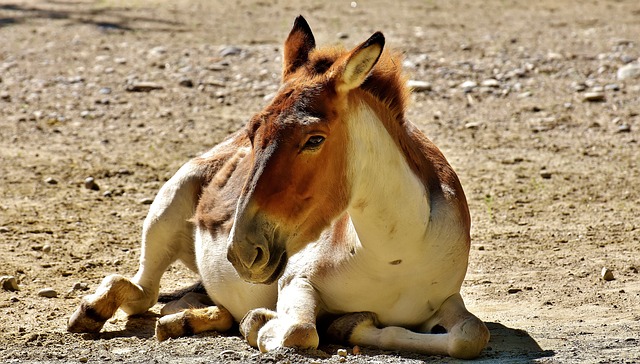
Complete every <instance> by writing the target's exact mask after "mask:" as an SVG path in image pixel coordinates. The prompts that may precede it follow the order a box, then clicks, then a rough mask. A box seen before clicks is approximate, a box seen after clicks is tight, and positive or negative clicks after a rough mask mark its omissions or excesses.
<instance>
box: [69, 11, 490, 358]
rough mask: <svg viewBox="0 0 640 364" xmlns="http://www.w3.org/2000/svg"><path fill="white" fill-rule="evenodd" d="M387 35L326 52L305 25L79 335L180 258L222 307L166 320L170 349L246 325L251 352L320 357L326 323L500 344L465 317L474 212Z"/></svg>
mask: <svg viewBox="0 0 640 364" xmlns="http://www.w3.org/2000/svg"><path fill="white" fill-rule="evenodd" d="M384 43H385V39H384V36H383V35H382V33H380V32H376V33H375V34H373V35H372V36H371V37H370V38H369V39H368V40H367V41H365V42H364V43H362V44H360V45H358V46H357V47H355V48H354V49H353V50H351V51H346V50H344V49H342V48H339V47H334V48H331V47H329V48H321V49H316V47H315V40H314V36H313V34H312V32H311V29H310V27H309V25H308V24H307V22H306V20H305V19H304V18H303V17H302V16H299V17H298V18H296V20H295V22H294V25H293V28H292V30H291V32H290V34H289V36H288V38H287V40H286V42H285V44H284V57H283V61H284V65H283V73H282V85H281V87H280V89H279V91H278V92H277V95H276V96H275V97H274V98H273V100H272V101H271V102H270V104H269V105H268V106H267V107H266V108H264V109H263V110H262V111H261V112H259V113H258V114H257V115H255V116H254V117H253V118H251V120H250V121H249V122H248V124H247V125H246V127H244V128H243V129H241V130H239V131H238V132H236V133H235V134H233V135H230V136H229V137H228V138H226V139H225V140H224V141H223V142H222V143H221V144H219V145H217V146H216V147H214V148H213V149H211V150H210V151H209V152H207V153H205V154H203V155H201V156H199V157H196V158H194V159H192V160H190V161H189V162H187V163H186V164H185V165H184V166H183V167H182V168H180V170H179V171H178V172H177V173H176V174H175V175H174V176H173V177H172V178H171V179H170V180H169V181H168V182H167V183H166V184H165V185H164V186H163V187H162V188H161V189H160V192H159V193H158V196H157V197H156V199H155V201H154V202H153V204H152V205H151V207H150V210H149V214H148V216H147V218H146V220H145V222H144V226H143V233H142V252H141V257H140V266H139V270H138V272H137V273H136V275H135V276H134V277H133V278H131V279H127V278H125V277H123V276H120V275H111V276H108V277H106V278H105V279H104V280H103V281H102V283H101V285H100V286H99V287H98V289H97V291H96V293H94V294H92V295H89V296H86V297H84V299H83V301H82V303H81V304H80V306H79V308H78V309H77V310H76V311H75V312H74V313H73V315H72V316H71V318H70V319H69V323H68V330H69V331H70V332H97V331H100V330H101V328H102V326H103V324H104V322H105V321H106V320H108V319H109V318H110V317H111V316H112V315H113V314H114V313H115V312H116V311H117V310H118V308H120V309H122V310H123V311H125V312H126V313H128V314H132V315H133V314H140V313H143V312H145V311H147V310H148V309H149V308H150V307H151V306H153V305H154V304H155V303H156V302H157V299H158V293H159V282H160V277H161V276H162V274H163V273H164V271H165V270H166V269H167V267H168V266H169V265H170V264H172V263H173V262H174V261H176V260H181V261H182V262H183V263H185V264H186V266H187V267H189V268H190V269H192V270H193V271H195V272H197V273H199V275H200V277H201V279H202V283H203V285H204V287H205V289H206V292H207V294H208V296H209V297H210V298H211V300H212V301H213V302H214V303H215V305H214V306H208V307H199V308H188V309H185V310H181V311H179V312H176V313H173V314H171V315H167V316H164V317H162V318H161V319H159V320H158V322H157V324H156V336H157V338H158V339H159V340H164V339H167V338H169V337H177V336H182V335H189V334H193V333H199V332H203V331H207V330H216V331H220V332H222V331H226V330H228V329H229V328H230V327H232V325H233V324H234V322H238V323H239V324H240V332H241V333H242V334H243V336H244V337H245V338H246V339H247V341H248V342H249V344H250V345H252V346H254V347H258V348H259V349H260V350H261V351H263V352H266V351H270V350H274V349H276V348H279V347H297V348H316V347H317V346H318V344H319V334H318V330H317V326H316V324H317V320H318V318H321V317H332V318H335V317H337V318H336V319H334V320H333V321H332V322H331V324H330V325H329V327H328V329H327V331H328V335H329V336H332V337H334V338H337V339H339V340H341V341H342V342H344V343H349V344H351V345H362V346H373V347H378V348H381V349H385V350H406V351H412V352H419V353H425V354H430V355H450V356H453V357H457V358H474V357H477V356H478V355H479V354H480V352H481V351H482V349H483V348H484V347H485V346H486V344H487V342H488V340H489V331H488V330H487V327H486V326H485V325H484V323H483V322H482V321H481V320H480V319H478V318H477V317H476V316H474V315H473V314H471V313H470V312H469V311H467V309H466V308H465V305H464V302H463V300H462V297H461V295H460V287H461V285H462V282H463V279H464V276H465V274H466V270H467V263H468V256H469V244H470V234H469V230H470V216H469V209H468V206H467V202H466V198H465V195H464V192H463V190H462V186H461V184H460V182H459V180H458V177H457V176H456V174H455V172H454V171H453V169H452V168H451V166H450V165H449V164H448V162H447V161H446V159H445V157H444V156H443V154H442V153H441V152H440V150H439V149H438V148H437V147H436V146H435V145H434V144H433V143H432V142H431V141H430V140H429V139H427V138H426V137H425V136H424V135H423V134H422V132H420V130H418V128H417V127H416V126H414V125H413V124H412V123H410V122H409V121H407V120H406V119H405V116H404V110H405V107H406V104H407V99H408V98H409V91H408V90H407V88H406V86H405V85H406V78H405V76H403V74H402V72H401V69H400V65H401V59H400V56H399V55H398V54H395V53H393V52H389V51H383V48H384Z"/></svg>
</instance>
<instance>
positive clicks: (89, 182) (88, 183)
mask: <svg viewBox="0 0 640 364" xmlns="http://www.w3.org/2000/svg"><path fill="white" fill-rule="evenodd" d="M84 188H86V189H88V190H92V191H98V190H100V187H99V186H98V184H97V183H96V181H95V180H94V179H93V177H87V178H86V179H85V180H84Z"/></svg>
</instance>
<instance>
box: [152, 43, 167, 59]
mask: <svg viewBox="0 0 640 364" xmlns="http://www.w3.org/2000/svg"><path fill="white" fill-rule="evenodd" d="M166 53H167V48H165V47H163V46H157V47H153V48H151V49H150V50H149V56H152V57H160V56H162V55H164V54H166Z"/></svg>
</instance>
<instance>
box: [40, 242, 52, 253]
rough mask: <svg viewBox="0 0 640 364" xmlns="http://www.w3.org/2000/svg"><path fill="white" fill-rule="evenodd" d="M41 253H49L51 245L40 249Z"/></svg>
mask: <svg viewBox="0 0 640 364" xmlns="http://www.w3.org/2000/svg"><path fill="white" fill-rule="evenodd" d="M42 251H43V252H45V253H51V245H49V244H46V245H45V246H43V247H42Z"/></svg>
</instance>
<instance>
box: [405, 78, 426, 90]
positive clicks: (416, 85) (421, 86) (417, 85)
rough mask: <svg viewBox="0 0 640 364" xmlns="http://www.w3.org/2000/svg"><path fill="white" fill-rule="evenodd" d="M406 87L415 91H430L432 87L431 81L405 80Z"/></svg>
mask: <svg viewBox="0 0 640 364" xmlns="http://www.w3.org/2000/svg"><path fill="white" fill-rule="evenodd" d="M407 87H409V88H410V89H412V90H413V91H415V92H427V91H431V89H432V86H431V83H429V82H427V81H419V80H409V81H407Z"/></svg>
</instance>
